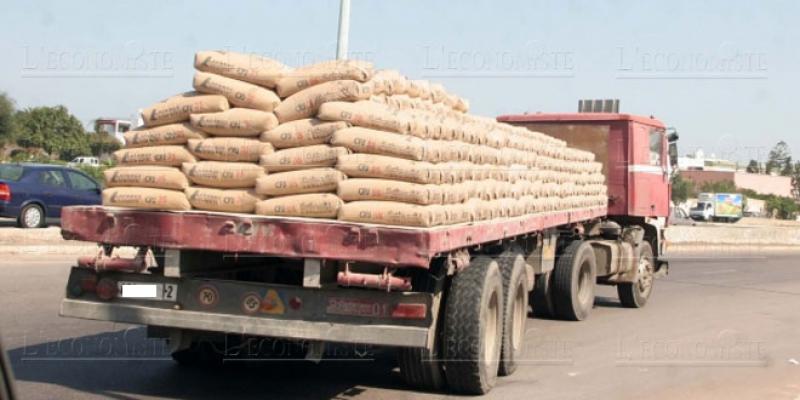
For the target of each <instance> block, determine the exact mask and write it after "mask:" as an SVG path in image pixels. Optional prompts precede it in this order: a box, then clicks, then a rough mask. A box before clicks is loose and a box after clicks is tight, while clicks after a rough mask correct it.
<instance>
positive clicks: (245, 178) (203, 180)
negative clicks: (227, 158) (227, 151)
mask: <svg viewBox="0 0 800 400" xmlns="http://www.w3.org/2000/svg"><path fill="white" fill-rule="evenodd" d="M183 173H184V174H185V175H186V177H187V178H189V180H191V181H192V183H194V184H196V185H202V186H209V187H215V188H225V189H234V188H252V187H253V186H255V184H256V179H258V178H260V177H262V176H264V168H261V167H260V166H258V165H257V164H251V163H243V162H220V161H199V162H196V163H183Z"/></svg>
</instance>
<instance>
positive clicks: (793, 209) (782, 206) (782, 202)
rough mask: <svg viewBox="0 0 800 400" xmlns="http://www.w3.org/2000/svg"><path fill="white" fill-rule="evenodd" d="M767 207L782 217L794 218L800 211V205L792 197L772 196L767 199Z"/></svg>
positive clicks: (778, 216) (776, 215) (775, 214)
mask: <svg viewBox="0 0 800 400" xmlns="http://www.w3.org/2000/svg"><path fill="white" fill-rule="evenodd" d="M767 208H768V209H769V210H770V211H771V212H773V213H774V216H775V217H777V218H780V219H793V218H794V217H795V215H797V213H798V211H800V206H798V205H797V202H795V201H794V199H792V198H790V197H777V196H773V197H770V198H768V199H767Z"/></svg>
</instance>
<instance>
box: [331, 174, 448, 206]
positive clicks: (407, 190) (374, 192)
mask: <svg viewBox="0 0 800 400" xmlns="http://www.w3.org/2000/svg"><path fill="white" fill-rule="evenodd" d="M337 193H338V195H339V197H340V198H341V199H342V200H344V201H359V200H381V201H399V202H402V203H412V204H420V205H428V204H437V203H441V191H438V190H437V188H436V186H433V185H422V184H418V183H409V182H401V181H391V180H387V179H348V180H346V181H342V182H339V190H338V192H337Z"/></svg>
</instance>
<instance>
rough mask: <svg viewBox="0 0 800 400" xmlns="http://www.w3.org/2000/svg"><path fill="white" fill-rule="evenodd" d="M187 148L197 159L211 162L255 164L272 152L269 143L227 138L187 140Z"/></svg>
mask: <svg viewBox="0 0 800 400" xmlns="http://www.w3.org/2000/svg"><path fill="white" fill-rule="evenodd" d="M188 147H189V150H190V151H191V152H192V153H193V154H194V155H196V156H197V157H198V158H201V159H203V160H212V161H247V162H256V161H258V159H259V157H261V155H263V154H269V153H272V152H273V151H274V149H273V148H272V145H271V144H269V143H264V142H261V141H258V140H255V139H245V138H227V137H218V138H208V139H203V140H197V139H192V140H189V143H188Z"/></svg>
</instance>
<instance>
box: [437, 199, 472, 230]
mask: <svg viewBox="0 0 800 400" xmlns="http://www.w3.org/2000/svg"><path fill="white" fill-rule="evenodd" d="M442 211H443V212H444V214H445V220H446V223H447V224H448V225H453V224H463V223H465V222H472V221H474V220H475V210H474V208H473V207H472V206H470V205H467V204H451V205H448V206H442Z"/></svg>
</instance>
